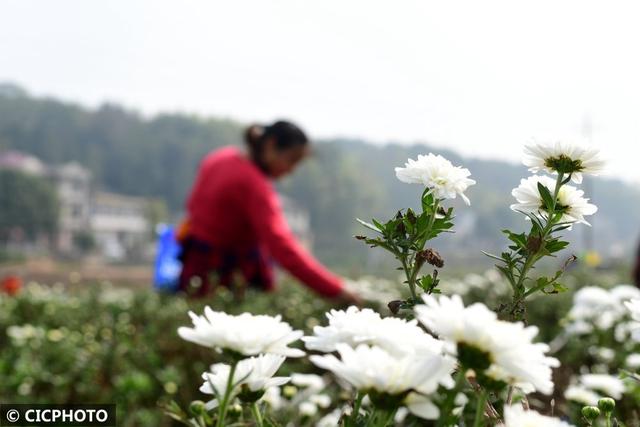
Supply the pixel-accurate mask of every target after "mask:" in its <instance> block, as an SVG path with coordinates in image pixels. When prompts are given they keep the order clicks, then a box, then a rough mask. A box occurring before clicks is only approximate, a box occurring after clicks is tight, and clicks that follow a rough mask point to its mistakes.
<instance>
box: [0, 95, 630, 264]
mask: <svg viewBox="0 0 640 427" xmlns="http://www.w3.org/2000/svg"><path fill="white" fill-rule="evenodd" d="M243 127H244V124H241V123H237V122H234V121H231V120H224V119H215V118H202V117H198V116H192V115H186V114H161V115H157V116H153V117H150V118H147V117H143V116H141V115H140V114H139V113H137V112H136V111H131V110H127V109H125V108H123V107H121V106H118V105H112V104H107V105H103V106H101V107H99V108H98V109H95V110H92V109H87V108H84V107H80V106H78V105H76V104H73V103H66V102H62V101H59V100H56V99H49V98H35V97H32V96H30V95H29V94H28V93H27V92H26V91H25V90H24V89H22V88H20V87H17V86H13V85H8V84H4V85H3V90H1V91H0V150H2V149H15V150H20V151H23V152H26V153H29V154H32V155H35V156H37V157H39V158H40V159H42V160H43V161H44V162H46V163H49V164H60V163H63V162H69V161H76V162H78V163H80V164H81V165H83V166H85V167H87V168H88V169H89V170H90V171H91V172H92V174H93V179H94V185H95V186H97V188H99V189H102V190H107V191H114V192H118V193H122V194H127V195H133V196H144V197H149V198H153V199H156V200H160V201H162V203H164V204H165V207H157V206H156V208H155V209H156V212H160V211H162V210H163V209H165V208H166V210H167V214H168V215H169V217H170V218H173V219H174V220H178V219H179V218H180V217H181V215H182V210H183V203H184V199H185V197H186V194H187V192H188V189H189V187H190V185H191V183H192V180H193V177H194V175H195V173H196V170H197V167H198V164H199V162H200V160H201V159H202V157H203V156H204V155H205V154H206V153H207V152H209V151H210V150H212V149H215V148H217V147H221V146H224V145H240V144H242V142H241V135H242V130H243ZM514 143H520V141H517V142H514ZM429 151H433V152H436V153H439V154H442V155H444V156H445V157H447V158H448V159H450V160H451V161H452V162H453V163H454V164H462V165H464V166H465V167H467V168H469V169H470V170H471V172H472V177H473V178H474V179H475V180H476V181H477V182H478V184H477V185H476V186H473V187H472V188H471V189H470V190H469V197H470V198H471V200H472V207H471V208H470V209H467V208H464V209H459V210H458V218H457V220H456V230H457V232H456V234H455V235H453V236H445V238H441V240H442V241H437V242H436V245H437V246H438V248H439V249H440V250H441V251H442V253H443V254H444V255H445V258H446V259H447V261H448V263H449V265H462V266H465V267H468V266H470V265H478V266H481V267H486V266H488V265H490V263H489V262H488V261H487V260H486V259H484V258H483V257H482V255H481V253H480V250H481V249H484V250H488V251H496V250H500V248H501V247H503V245H504V243H505V242H504V240H503V239H502V237H501V236H500V234H499V233H498V231H499V230H500V229H502V228H512V229H516V230H517V229H521V228H524V227H526V223H524V221H522V219H521V218H520V216H518V215H514V214H513V213H512V212H511V211H510V210H509V208H508V206H509V204H510V203H511V195H510V192H511V189H512V188H514V187H516V186H517V184H518V182H519V180H520V179H521V177H523V176H526V173H525V171H524V167H522V166H519V165H515V164H511V163H506V162H501V161H492V160H481V159H468V158H461V157H460V156H459V155H458V154H456V153H455V152H450V151H448V150H443V149H441V148H436V147H432V146H429V145H425V144H415V145H406V144H403V145H400V144H397V143H393V142H389V144H386V145H374V144H371V143H367V142H366V141H360V140H345V139H333V140H324V141H318V143H317V144H316V145H315V154H314V156H313V158H312V159H311V160H310V161H308V162H307V163H306V164H304V165H303V166H301V167H300V169H299V170H298V171H297V172H296V173H295V174H294V175H293V176H292V177H290V178H288V179H286V180H285V181H284V182H281V183H279V189H280V191H281V192H282V193H283V194H285V195H287V196H289V197H291V198H292V199H294V200H295V201H296V202H297V203H298V204H299V205H300V206H302V207H303V208H304V209H306V210H307V211H308V212H309V214H310V221H311V228H312V230H313V232H314V235H315V240H314V250H315V252H316V253H317V254H318V256H319V257H320V258H321V259H322V260H323V261H325V262H327V263H328V264H330V265H331V266H333V267H338V268H341V269H342V270H343V271H347V272H348V271H351V272H354V273H362V272H363V271H365V270H366V271H370V272H371V269H372V268H378V267H380V268H379V271H376V273H378V274H382V272H384V270H385V269H386V268H387V267H388V265H387V264H385V263H384V262H383V263H382V264H380V258H379V257H377V255H375V254H372V252H373V251H366V248H364V247H363V246H362V245H359V244H357V242H354V241H353V239H352V238H351V236H352V235H353V234H356V233H359V232H360V231H361V230H360V229H359V228H358V226H357V224H356V222H355V221H354V218H355V217H364V219H368V217H375V216H378V217H387V216H390V214H393V213H394V212H395V210H397V208H398V207H406V206H414V205H415V201H416V200H417V194H418V193H419V189H418V188H416V187H415V186H410V185H405V184H402V183H401V182H399V181H398V180H397V179H396V178H395V174H394V170H393V167H394V166H400V165H403V164H404V162H405V161H406V159H407V158H409V157H415V156H417V155H418V154H420V153H426V152H429ZM34 188H35V187H34ZM585 188H586V190H587V193H588V194H587V195H588V196H591V197H592V200H593V201H594V202H595V203H596V204H597V205H598V207H599V208H600V211H599V212H598V215H597V216H596V217H595V218H594V225H596V226H595V227H594V228H593V229H588V228H586V227H580V228H577V229H576V231H575V232H573V233H571V235H570V236H569V237H570V239H572V240H573V244H574V246H573V248H574V249H573V250H574V251H581V250H586V249H595V250H597V251H599V252H600V253H601V254H602V256H603V258H605V259H607V258H618V259H620V258H622V259H624V260H627V259H630V258H631V255H630V252H631V250H632V248H633V247H634V246H635V239H636V234H637V232H638V224H637V223H636V219H637V218H638V217H639V216H640V191H639V190H638V189H637V188H635V187H633V186H630V185H627V184H624V183H623V182H621V181H617V180H613V179H607V178H598V179H589V180H588V182H587V183H586V185H585ZM0 197H2V196H1V195H0ZM47 203H48V202H47ZM458 204H459V202H458ZM461 243H464V244H461ZM576 245H577V246H576Z"/></svg>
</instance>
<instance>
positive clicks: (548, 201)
mask: <svg viewBox="0 0 640 427" xmlns="http://www.w3.org/2000/svg"><path fill="white" fill-rule="evenodd" d="M538 192H539V193H540V197H542V202H543V203H544V206H545V207H546V208H547V212H553V211H554V206H555V200H553V196H552V195H551V193H550V192H549V189H548V188H547V187H545V186H544V185H542V183H540V182H539V183H538Z"/></svg>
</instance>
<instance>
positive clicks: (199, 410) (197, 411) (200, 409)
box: [189, 400, 207, 416]
mask: <svg viewBox="0 0 640 427" xmlns="http://www.w3.org/2000/svg"><path fill="white" fill-rule="evenodd" d="M189 412H191V413H192V414H193V415H195V416H200V415H202V414H204V413H206V412H207V408H206V407H205V405H204V402H203V401H202V400H194V401H193V402H191V404H190V405H189Z"/></svg>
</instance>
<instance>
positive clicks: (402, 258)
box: [400, 254, 418, 301]
mask: <svg viewBox="0 0 640 427" xmlns="http://www.w3.org/2000/svg"><path fill="white" fill-rule="evenodd" d="M400 262H401V263H402V269H403V270H404V274H405V275H406V276H407V283H408V284H409V290H410V291H411V298H412V299H413V300H414V301H415V300H416V299H417V298H418V297H417V296H416V281H415V279H414V280H412V276H413V272H412V271H411V269H410V268H409V266H408V265H407V261H406V259H405V256H404V254H402V255H400Z"/></svg>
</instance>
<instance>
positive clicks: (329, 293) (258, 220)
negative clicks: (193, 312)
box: [180, 121, 358, 302]
mask: <svg viewBox="0 0 640 427" xmlns="http://www.w3.org/2000/svg"><path fill="white" fill-rule="evenodd" d="M245 141H246V143H247V146H248V150H247V153H246V154H245V153H244V152H242V151H241V150H239V149H237V148H235V147H224V148H220V149H218V150H216V151H213V152H211V153H210V154H208V155H207V156H206V157H205V158H204V160H203V161H202V163H201V165H200V170H199V171H198V175H197V177H196V180H195V183H194V185H193V188H192V190H191V194H190V196H189V199H188V201H187V213H188V219H187V226H186V229H185V230H183V231H182V233H181V234H182V236H181V237H180V239H181V241H182V245H183V254H182V261H183V269H182V274H181V276H180V288H181V289H182V290H183V291H185V292H187V293H188V294H190V295H196V296H204V295H206V294H207V293H208V292H209V291H210V290H211V289H212V288H213V287H214V286H215V285H217V284H220V285H223V286H230V285H231V284H232V283H233V281H234V279H235V277H237V276H236V275H237V273H240V274H241V278H242V280H243V281H244V282H246V283H247V284H248V285H249V286H255V287H259V288H261V289H263V290H266V291H270V290H273V289H274V288H275V282H274V277H273V267H272V261H271V260H272V259H273V260H275V261H276V262H277V263H278V264H280V265H281V266H282V267H283V268H285V269H286V270H288V271H289V272H290V273H291V274H292V275H293V276H295V277H296V278H297V279H298V280H300V281H301V282H302V283H304V284H305V285H307V286H308V287H309V288H311V289H313V290H314V291H315V292H317V293H319V294H320V295H323V296H326V297H332V298H339V299H341V300H346V301H347V302H358V298H357V296H356V295H354V294H352V293H351V292H349V291H348V290H347V289H346V288H345V287H344V284H343V282H342V280H341V279H340V278H338V277H337V276H335V275H333V274H332V273H331V272H329V271H328V270H327V269H326V268H324V267H323V266H322V265H321V264H320V263H319V262H318V261H317V260H316V259H315V258H313V256H311V255H310V254H309V253H308V252H307V251H305V250H304V248H302V247H301V246H300V244H299V243H298V242H297V241H296V239H295V237H294V236H293V234H292V233H291V231H290V229H289V227H288V225H287V222H286V220H285V218H284V215H283V213H282V208H281V206H280V203H279V201H278V198H277V195H276V192H275V190H274V188H273V184H272V182H271V181H272V180H275V179H279V178H282V177H283V176H285V175H288V174H290V173H291V172H292V171H293V170H294V168H295V167H296V166H297V165H298V164H299V163H300V162H301V161H302V160H303V159H304V158H305V157H306V156H307V154H308V152H309V141H308V139H307V137H306V135H305V134H304V132H303V131H302V130H301V129H299V128H298V127H297V126H295V125H294V124H292V123H289V122H284V121H278V122H275V123H273V124H272V125H270V126H265V127H262V126H257V125H254V126H250V127H249V128H248V129H247V130H246V132H245Z"/></svg>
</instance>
